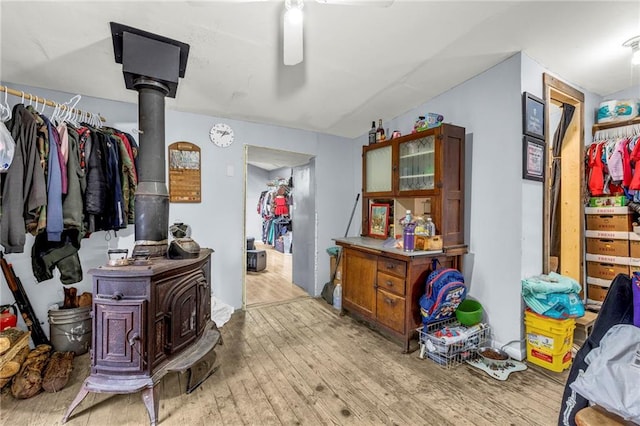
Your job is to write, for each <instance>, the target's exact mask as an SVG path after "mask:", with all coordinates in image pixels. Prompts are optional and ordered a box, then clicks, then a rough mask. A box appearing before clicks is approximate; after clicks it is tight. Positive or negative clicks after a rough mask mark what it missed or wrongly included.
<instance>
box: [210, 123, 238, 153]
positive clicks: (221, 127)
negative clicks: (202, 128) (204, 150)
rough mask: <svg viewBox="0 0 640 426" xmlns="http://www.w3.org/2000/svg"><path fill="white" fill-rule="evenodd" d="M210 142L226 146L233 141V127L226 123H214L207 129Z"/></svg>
mask: <svg viewBox="0 0 640 426" xmlns="http://www.w3.org/2000/svg"><path fill="white" fill-rule="evenodd" d="M209 138H211V142H213V143H214V144H216V145H217V146H220V147H223V148H224V147H226V146H229V145H231V144H232V143H233V129H232V128H231V126H229V125H228V124H224V123H217V124H214V125H213V127H212V128H211V130H210V131H209Z"/></svg>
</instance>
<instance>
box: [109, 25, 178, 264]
mask: <svg viewBox="0 0 640 426" xmlns="http://www.w3.org/2000/svg"><path fill="white" fill-rule="evenodd" d="M111 34H112V38H113V48H114V53H115V59H116V62H117V63H120V64H122V72H123V75H124V80H125V85H126V87H127V89H132V90H136V91H137V92H138V125H139V127H140V148H139V151H138V170H137V172H138V189H137V191H136V197H135V200H136V203H135V209H136V211H135V221H136V222H135V239H136V246H135V247H134V249H133V255H134V256H135V255H142V254H148V255H150V256H152V257H157V256H165V255H166V252H167V247H168V234H169V192H168V191H167V185H166V177H165V168H166V166H165V150H166V148H165V101H164V99H165V97H166V96H169V97H172V98H173V97H175V95H176V91H177V87H178V79H179V77H184V72H185V69H186V64H187V57H188V54H189V45H188V44H185V43H182V42H179V41H176V40H172V39H168V38H166V37H162V36H159V35H156V34H152V33H148V32H146V31H142V30H139V29H136V28H131V27H127V26H125V25H122V24H117V23H114V22H112V23H111Z"/></svg>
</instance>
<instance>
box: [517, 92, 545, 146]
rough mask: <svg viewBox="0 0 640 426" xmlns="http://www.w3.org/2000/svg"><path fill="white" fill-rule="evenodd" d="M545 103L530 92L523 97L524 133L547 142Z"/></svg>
mask: <svg viewBox="0 0 640 426" xmlns="http://www.w3.org/2000/svg"><path fill="white" fill-rule="evenodd" d="M544 120H545V104H544V101H543V100H542V99H540V98H538V97H537V96H534V95H532V94H531V93H529V92H524V93H523V95H522V133H524V134H525V135H527V136H531V137H533V138H538V139H542V140H545V135H544V131H545V127H546V126H545V122H544Z"/></svg>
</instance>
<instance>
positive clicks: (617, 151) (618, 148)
mask: <svg viewBox="0 0 640 426" xmlns="http://www.w3.org/2000/svg"><path fill="white" fill-rule="evenodd" d="M624 141H625V140H624V139H622V140H620V141H618V142H616V145H615V148H614V149H613V153H612V154H611V157H609V159H608V161H607V166H608V167H609V174H610V175H611V179H612V180H613V181H614V182H622V178H623V177H624V167H623V164H622V155H623V154H622V150H623V149H624Z"/></svg>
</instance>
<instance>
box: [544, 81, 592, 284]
mask: <svg viewBox="0 0 640 426" xmlns="http://www.w3.org/2000/svg"><path fill="white" fill-rule="evenodd" d="M543 84H544V98H545V101H546V103H547V106H548V108H546V111H547V117H546V123H547V126H548V128H547V129H546V134H547V135H553V136H550V137H548V138H547V163H546V164H547V165H548V166H547V170H546V173H545V181H544V239H543V244H544V245H543V262H542V263H543V269H544V272H545V273H548V272H550V271H555V272H558V273H559V274H562V275H565V276H568V277H571V278H574V279H575V280H576V281H578V282H579V283H582V284H584V279H583V278H584V262H583V251H584V250H583V247H584V200H583V194H584V161H583V159H584V94H583V93H582V92H580V91H578V90H576V89H574V88H573V87H571V86H569V85H567V84H566V83H564V82H562V81H560V80H558V79H556V78H555V77H552V76H550V75H548V74H546V73H545V74H544V75H543Z"/></svg>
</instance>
